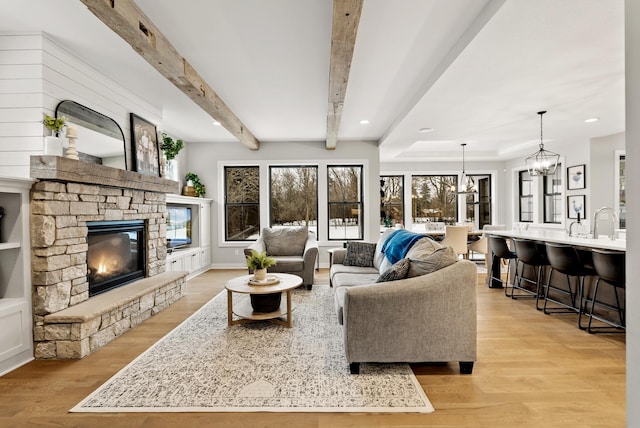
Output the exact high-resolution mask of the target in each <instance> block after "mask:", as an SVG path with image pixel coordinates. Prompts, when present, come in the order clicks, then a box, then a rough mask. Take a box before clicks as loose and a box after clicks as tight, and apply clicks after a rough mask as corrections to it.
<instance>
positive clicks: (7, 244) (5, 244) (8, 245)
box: [0, 242, 21, 251]
mask: <svg viewBox="0 0 640 428" xmlns="http://www.w3.org/2000/svg"><path fill="white" fill-rule="evenodd" d="M20 246H21V244H20V243H19V242H3V243H1V244H0V251H2V250H10V249H12V248H20Z"/></svg>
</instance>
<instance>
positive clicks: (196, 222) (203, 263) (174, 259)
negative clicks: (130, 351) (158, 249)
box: [166, 194, 213, 278]
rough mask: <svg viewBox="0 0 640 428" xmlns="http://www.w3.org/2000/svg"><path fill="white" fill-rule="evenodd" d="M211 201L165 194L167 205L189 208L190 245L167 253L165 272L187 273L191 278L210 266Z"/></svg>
mask: <svg viewBox="0 0 640 428" xmlns="http://www.w3.org/2000/svg"><path fill="white" fill-rule="evenodd" d="M212 202H213V200H212V199H207V198H194V197H192V196H182V195H175V194H167V205H181V206H188V207H191V211H192V218H191V223H192V224H191V231H192V241H193V242H192V244H191V246H190V247H187V248H178V249H174V250H173V251H171V252H170V253H167V266H166V270H167V271H171V272H188V273H189V276H188V277H187V278H193V277H194V276H196V275H199V274H200V273H202V272H205V271H207V270H208V269H209V267H210V266H211V203H212Z"/></svg>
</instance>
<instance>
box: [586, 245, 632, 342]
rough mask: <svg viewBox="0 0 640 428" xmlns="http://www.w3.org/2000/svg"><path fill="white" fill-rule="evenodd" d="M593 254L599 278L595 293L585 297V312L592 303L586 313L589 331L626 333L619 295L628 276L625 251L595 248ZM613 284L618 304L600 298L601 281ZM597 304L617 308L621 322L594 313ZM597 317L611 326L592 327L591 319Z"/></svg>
mask: <svg viewBox="0 0 640 428" xmlns="http://www.w3.org/2000/svg"><path fill="white" fill-rule="evenodd" d="M592 255H593V267H594V268H595V271H596V274H597V275H598V277H599V278H598V280H597V281H596V285H595V286H594V287H593V293H592V294H591V297H590V298H585V312H586V309H587V308H588V307H589V303H591V309H590V310H589V313H587V314H585V315H586V316H588V317H589V323H588V324H587V331H588V332H589V333H592V334H594V333H606V332H609V333H624V332H625V330H626V324H625V315H624V309H622V307H621V306H620V297H618V290H620V289H622V290H625V283H626V276H625V268H626V263H625V253H623V252H620V251H606V250H598V249H594V250H593V251H592ZM601 282H602V284H607V285H611V286H612V287H613V291H614V294H615V297H616V306H612V305H610V304H608V303H605V302H603V301H601V300H598V289H599V288H598V287H599V285H600V283H601ZM595 305H599V306H603V307H605V308H607V309H611V310H617V312H618V318H619V320H620V321H619V322H618V323H616V322H614V321H612V320H608V319H606V318H603V317H601V316H598V315H594V314H593V308H594V306H595ZM594 318H595V319H597V320H598V321H601V322H603V323H605V324H609V325H610V327H591V321H592V320H593V319H594Z"/></svg>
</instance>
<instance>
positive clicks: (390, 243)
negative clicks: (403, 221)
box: [381, 229, 424, 263]
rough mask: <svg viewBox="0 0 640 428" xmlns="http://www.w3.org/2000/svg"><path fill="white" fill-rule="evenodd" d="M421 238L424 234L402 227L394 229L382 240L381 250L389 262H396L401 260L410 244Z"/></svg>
mask: <svg viewBox="0 0 640 428" xmlns="http://www.w3.org/2000/svg"><path fill="white" fill-rule="evenodd" d="M421 238H424V235H420V234H419V233H413V232H409V231H407V230H404V229H400V230H396V231H395V232H393V233H392V234H391V235H389V237H388V238H387V239H386V240H385V241H384V243H383V244H382V249H381V251H382V253H383V254H384V255H385V257H386V258H387V259H389V261H390V262H391V263H396V262H397V261H400V260H402V259H403V258H404V256H406V255H407V252H408V251H409V249H410V248H411V246H412V245H413V244H415V243H416V241H418V240H419V239H421Z"/></svg>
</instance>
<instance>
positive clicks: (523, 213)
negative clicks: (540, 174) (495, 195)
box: [518, 171, 533, 223]
mask: <svg viewBox="0 0 640 428" xmlns="http://www.w3.org/2000/svg"><path fill="white" fill-rule="evenodd" d="M518 183H519V186H518V188H519V192H518V195H519V199H520V204H519V206H520V215H519V217H518V218H519V221H521V222H527V223H532V222H533V180H532V179H531V175H530V174H529V171H520V172H519V173H518Z"/></svg>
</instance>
